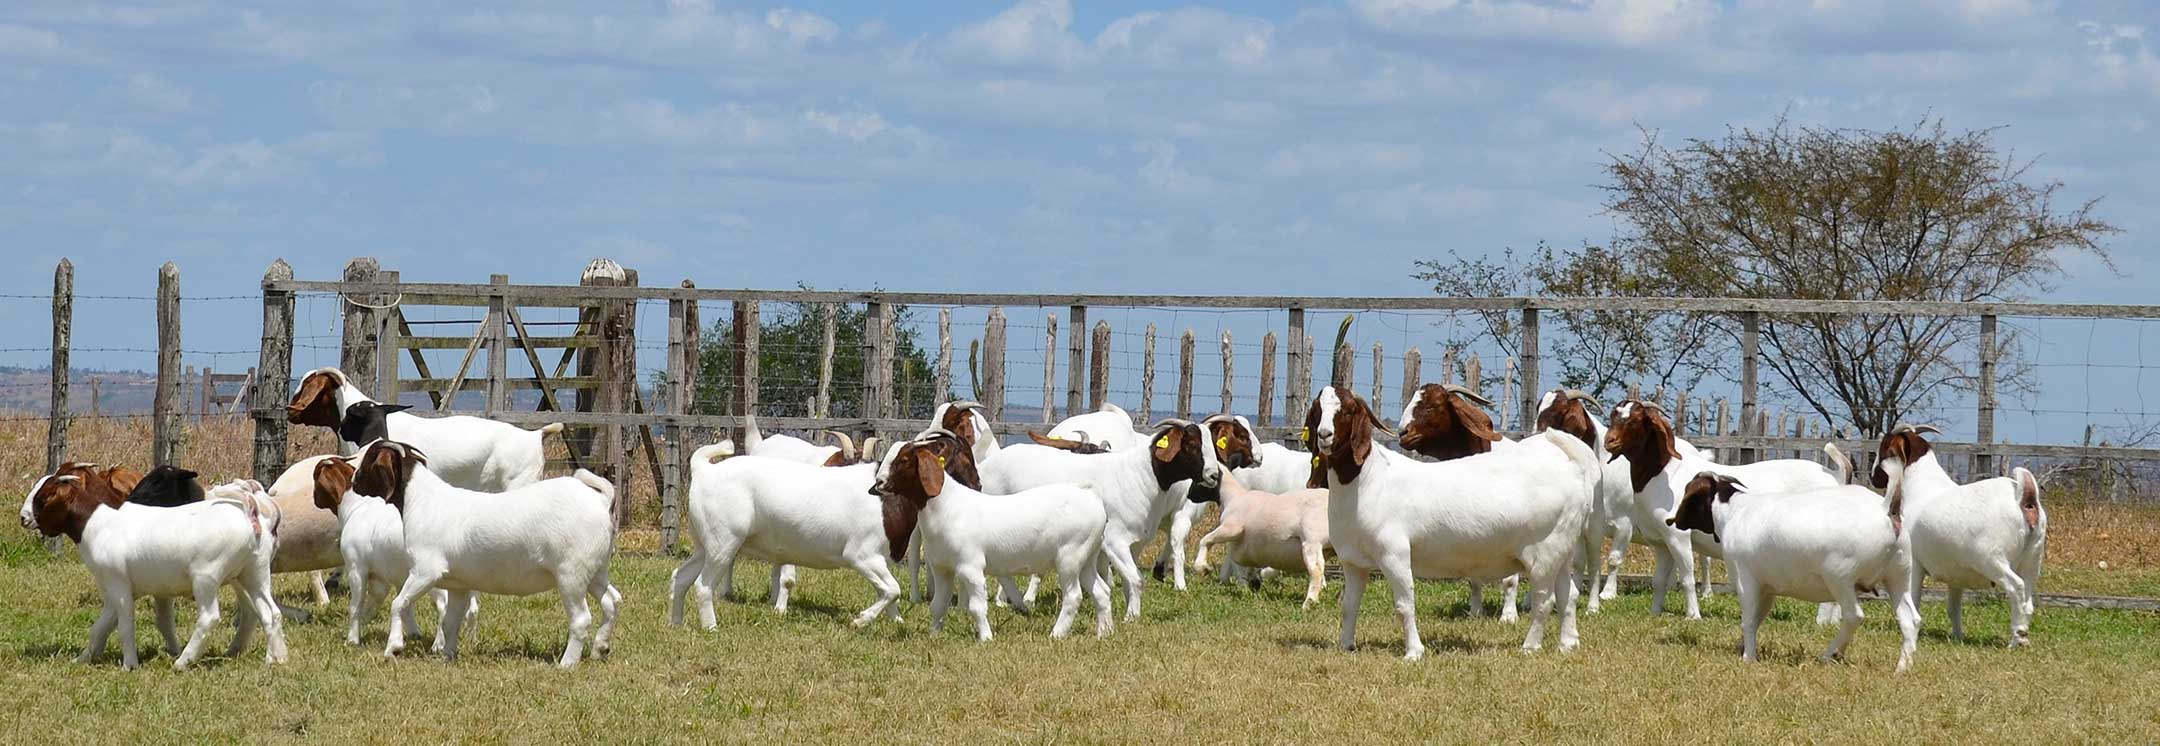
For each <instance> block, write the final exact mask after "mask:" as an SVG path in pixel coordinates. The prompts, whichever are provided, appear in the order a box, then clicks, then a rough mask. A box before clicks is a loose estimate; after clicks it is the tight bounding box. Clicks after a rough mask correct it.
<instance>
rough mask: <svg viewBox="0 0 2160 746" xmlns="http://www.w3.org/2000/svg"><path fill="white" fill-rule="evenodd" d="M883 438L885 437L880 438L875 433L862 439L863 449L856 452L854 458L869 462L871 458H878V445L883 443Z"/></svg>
mask: <svg viewBox="0 0 2160 746" xmlns="http://www.w3.org/2000/svg"><path fill="white" fill-rule="evenodd" d="M883 440H884V439H882V438H879V437H878V436H875V435H872V436H870V437H867V438H864V439H863V441H862V450H861V451H858V452H856V454H855V456H854V457H853V459H854V460H856V461H863V462H868V461H870V460H871V459H874V458H877V457H878V456H877V452H878V446H879V445H882V444H883Z"/></svg>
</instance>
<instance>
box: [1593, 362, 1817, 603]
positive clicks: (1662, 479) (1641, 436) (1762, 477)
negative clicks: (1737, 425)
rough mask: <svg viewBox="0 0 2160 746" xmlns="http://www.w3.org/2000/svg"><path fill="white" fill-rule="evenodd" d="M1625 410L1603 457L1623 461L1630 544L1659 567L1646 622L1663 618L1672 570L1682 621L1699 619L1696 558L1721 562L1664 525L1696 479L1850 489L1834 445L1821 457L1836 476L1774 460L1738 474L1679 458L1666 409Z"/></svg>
mask: <svg viewBox="0 0 2160 746" xmlns="http://www.w3.org/2000/svg"><path fill="white" fill-rule="evenodd" d="M1628 404H1629V406H1628V413H1627V414H1626V415H1625V416H1624V417H1623V418H1622V419H1620V420H1619V421H1617V422H1614V423H1613V424H1612V426H1611V427H1610V428H1608V429H1607V430H1606V431H1605V450H1606V451H1607V452H1608V453H1611V454H1612V455H1614V456H1620V457H1625V458H1626V459H1627V463H1628V480H1629V485H1630V487H1631V488H1632V489H1633V490H1634V491H1635V500H1634V503H1635V505H1634V508H1635V514H1634V516H1633V518H1634V528H1635V532H1636V536H1639V537H1641V538H1642V539H1643V541H1644V543H1646V544H1649V545H1651V546H1652V547H1654V548H1655V550H1656V552H1655V553H1656V558H1657V565H1656V569H1655V571H1654V579H1653V581H1652V590H1651V595H1650V613H1652V614H1659V613H1663V612H1664V610H1665V593H1666V591H1667V589H1668V588H1669V587H1670V586H1671V584H1672V580H1673V576H1674V570H1675V569H1677V570H1678V575H1679V580H1680V583H1681V587H1682V588H1683V589H1685V590H1684V593H1685V595H1686V596H1687V618H1689V619H1701V618H1702V604H1701V599H1700V596H1699V595H1698V594H1697V593H1696V590H1695V588H1696V585H1695V579H1696V577H1697V574H1696V570H1697V568H1696V565H1695V554H1696V553H1698V552H1700V553H1702V554H1704V555H1707V556H1709V557H1713V558H1720V559H1722V558H1723V557H1724V556H1725V551H1724V549H1723V548H1721V547H1719V546H1718V543H1717V541H1716V540H1714V539H1712V538H1711V537H1710V535H1709V534H1705V533H1700V532H1696V533H1693V534H1690V533H1689V532H1688V531H1687V530H1686V529H1681V528H1676V527H1674V526H1673V525H1672V524H1670V523H1668V522H1667V519H1669V518H1671V517H1672V516H1673V512H1674V511H1675V510H1678V509H1679V507H1680V496H1681V495H1682V494H1683V491H1684V490H1685V489H1686V487H1687V485H1688V482H1690V481H1692V480H1694V478H1695V475H1696V474H1699V473H1702V472H1705V471H1709V472H1715V473H1718V474H1722V475H1726V476H1730V477H1733V478H1736V479H1739V480H1740V481H1741V482H1743V483H1746V484H1749V485H1753V487H1752V489H1754V491H1756V492H1759V493H1762V494H1785V493H1791V492H1805V491H1808V490H1814V489H1823V488H1829V487H1836V486H1838V485H1840V484H1844V483H1845V482H1847V481H1849V477H1850V476H1851V474H1852V461H1851V460H1850V459H1847V458H1846V457H1845V453H1844V452H1843V451H1840V450H1838V447H1837V446H1836V445H1835V444H1829V443H1825V444H1824V445H1823V452H1824V454H1826V455H1827V456H1828V457H1829V459H1830V461H1831V463H1832V464H1834V465H1835V468H1834V469H1833V468H1825V467H1823V466H1822V465H1821V464H1817V463H1815V462H1813V461H1807V460H1804V459H1775V460H1771V461H1760V462H1756V463H1752V464H1744V465H1740V466H1729V465H1726V464H1720V463H1717V462H1715V461H1711V460H1710V459H1709V458H1707V457H1705V456H1703V455H1702V454H1701V453H1700V452H1683V451H1681V450H1680V449H1679V448H1678V446H1677V445H1676V439H1675V438H1674V437H1673V430H1672V422H1671V420H1668V419H1666V416H1665V410H1664V408H1662V407H1659V406H1658V405H1657V404H1656V403H1654V402H1645V401H1630V402H1628ZM1690 451H1692V449H1690ZM1704 579H1705V580H1708V574H1707V573H1704Z"/></svg>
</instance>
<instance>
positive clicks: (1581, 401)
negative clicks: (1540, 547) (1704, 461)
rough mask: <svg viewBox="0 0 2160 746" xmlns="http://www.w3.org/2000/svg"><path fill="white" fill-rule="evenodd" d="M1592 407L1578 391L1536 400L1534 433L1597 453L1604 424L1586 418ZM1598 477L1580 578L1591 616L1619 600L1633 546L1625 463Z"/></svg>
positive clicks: (1613, 463)
mask: <svg viewBox="0 0 2160 746" xmlns="http://www.w3.org/2000/svg"><path fill="white" fill-rule="evenodd" d="M1596 406H1598V403H1597V398H1596V397H1593V396H1591V395H1590V394H1588V393H1586V392H1583V391H1580V390H1577V389H1554V390H1552V391H1547V392H1545V394H1544V396H1541V397H1539V398H1538V415H1537V420H1536V429H1538V430H1559V431H1561V432H1565V433H1569V434H1571V435H1574V436H1575V437H1577V438H1581V439H1582V440H1583V442H1584V443H1586V444H1588V445H1589V446H1590V448H1591V450H1592V451H1596V450H1598V449H1599V448H1601V447H1602V446H1603V444H1604V442H1605V423H1604V422H1601V421H1599V420H1598V418H1597V415H1593V414H1591V413H1590V408H1592V407H1596ZM1600 471H1601V473H1600V476H1599V478H1598V499H1597V509H1596V514H1595V520H1594V522H1593V525H1592V526H1591V527H1590V535H1589V536H1588V537H1587V538H1588V541H1589V551H1587V552H1585V553H1584V555H1583V565H1584V570H1585V571H1584V572H1583V575H1584V576H1585V577H1587V578H1588V579H1589V581H1588V583H1587V584H1585V585H1584V586H1583V587H1584V589H1585V590H1584V593H1583V595H1584V596H1585V597H1586V598H1585V601H1586V606H1585V608H1584V609H1583V610H1584V611H1585V612H1588V613H1591V614H1596V613H1598V611H1599V608H1600V605H1601V604H1602V603H1603V602H1604V601H1610V600H1612V599H1613V598H1615V597H1617V596H1618V595H1619V593H1620V566H1621V565H1622V564H1625V563H1626V561H1627V548H1628V544H1629V543H1630V542H1633V541H1634V540H1635V519H1634V516H1635V489H1634V486H1633V485H1632V484H1631V483H1630V482H1629V480H1628V462H1627V459H1625V458H1620V457H1614V458H1611V459H1608V460H1606V462H1605V466H1604V468H1603V469H1601V470H1600ZM1607 539H1610V540H1611V541H1612V546H1611V549H1609V550H1607V551H1605V552H1603V553H1600V552H1599V549H1600V548H1601V547H1603V546H1604V545H1605V541H1606V540H1607ZM1601 576H1602V578H1603V587H1602V588H1601V587H1600V583H1599V579H1600V577H1601Z"/></svg>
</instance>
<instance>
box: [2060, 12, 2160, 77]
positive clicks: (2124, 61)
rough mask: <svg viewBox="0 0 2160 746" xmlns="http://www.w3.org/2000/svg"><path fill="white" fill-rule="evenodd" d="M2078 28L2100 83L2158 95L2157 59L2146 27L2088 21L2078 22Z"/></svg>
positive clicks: (2159, 62)
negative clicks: (2082, 35)
mask: <svg viewBox="0 0 2160 746" xmlns="http://www.w3.org/2000/svg"><path fill="white" fill-rule="evenodd" d="M2078 29H2079V30H2080V31H2083V32H2084V34H2085V48H2086V53H2087V55H2088V57H2089V58H2090V59H2091V62H2092V65H2093V67H2094V68H2096V69H2097V70H2098V71H2099V73H2100V76H2101V79H2102V80H2104V81H2106V82H2107V83H2109V84H2110V85H2114V86H2127V87H2132V88H2138V87H2142V88H2145V89H2147V90H2148V91H2150V92H2151V93H2152V94H2154V95H2160V56H2155V54H2154V50H2153V42H2152V41H2151V40H2149V39H2148V38H2147V37H2146V28H2145V27H2143V26H2134V25H2104V24H2099V23H2093V22H2090V21H2087V22H2081V23H2079V24H2078Z"/></svg>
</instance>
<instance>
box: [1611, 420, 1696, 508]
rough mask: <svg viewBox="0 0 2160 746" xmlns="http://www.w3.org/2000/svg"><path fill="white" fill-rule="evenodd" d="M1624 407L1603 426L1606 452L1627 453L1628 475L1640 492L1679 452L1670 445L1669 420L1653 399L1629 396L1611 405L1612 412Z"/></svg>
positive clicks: (1671, 435) (1614, 455) (1677, 458)
mask: <svg viewBox="0 0 2160 746" xmlns="http://www.w3.org/2000/svg"><path fill="white" fill-rule="evenodd" d="M1623 409H1624V410H1625V415H1624V416H1621V417H1619V418H1617V419H1615V420H1614V421H1613V424H1612V426H1610V427H1607V428H1606V429H1605V452H1606V453H1609V454H1611V455H1612V458H1607V459H1606V461H1611V460H1612V459H1613V458H1619V457H1622V456H1626V457H1627V460H1628V476H1630V477H1632V478H1633V481H1634V484H1635V491H1636V492H1641V491H1643V488H1644V487H1647V486H1649V485H1650V480H1652V479H1656V478H1657V476H1658V475H1659V474H1662V473H1664V471H1665V467H1666V465H1668V464H1671V463H1672V462H1674V461H1676V460H1679V458H1680V451H1679V448H1678V447H1677V446H1675V445H1674V444H1673V429H1672V421H1671V420H1667V419H1665V410H1664V408H1663V407H1659V406H1658V405H1657V403H1656V402H1647V401H1639V400H1634V399H1630V400H1628V401H1625V402H1621V405H1620V406H1619V407H1614V408H1613V411H1614V412H1621V411H1623Z"/></svg>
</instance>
